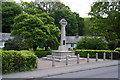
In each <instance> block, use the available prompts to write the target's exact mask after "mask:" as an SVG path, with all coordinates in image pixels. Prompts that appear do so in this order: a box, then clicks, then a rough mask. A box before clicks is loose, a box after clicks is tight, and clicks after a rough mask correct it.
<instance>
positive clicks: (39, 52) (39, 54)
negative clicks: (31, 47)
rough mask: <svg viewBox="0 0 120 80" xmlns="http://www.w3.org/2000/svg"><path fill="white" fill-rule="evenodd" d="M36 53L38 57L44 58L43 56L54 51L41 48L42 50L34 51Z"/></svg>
mask: <svg viewBox="0 0 120 80" xmlns="http://www.w3.org/2000/svg"><path fill="white" fill-rule="evenodd" d="M34 53H35V55H36V56H37V57H38V58H42V57H45V56H47V55H51V53H52V51H43V50H40V51H34Z"/></svg>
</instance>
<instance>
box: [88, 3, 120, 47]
mask: <svg viewBox="0 0 120 80" xmlns="http://www.w3.org/2000/svg"><path fill="white" fill-rule="evenodd" d="M89 15H91V16H92V18H91V23H92V26H91V30H92V31H93V35H102V36H105V37H106V39H107V41H108V42H110V43H111V42H112V46H113V42H115V43H114V46H118V47H119V46H120V32H119V31H120V27H119V26H120V2H95V3H93V5H92V7H91V12H89ZM116 42H118V44H117V45H115V44H116Z"/></svg>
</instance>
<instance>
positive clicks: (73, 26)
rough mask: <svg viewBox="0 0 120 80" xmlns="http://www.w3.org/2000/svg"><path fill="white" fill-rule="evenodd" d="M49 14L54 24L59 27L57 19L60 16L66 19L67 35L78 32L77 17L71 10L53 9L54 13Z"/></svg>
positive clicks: (58, 19)
mask: <svg viewBox="0 0 120 80" xmlns="http://www.w3.org/2000/svg"><path fill="white" fill-rule="evenodd" d="M51 16H52V17H53V18H54V19H55V24H56V25H57V26H59V28H61V26H60V24H59V21H60V20H61V19H62V18H65V19H66V21H67V22H68V24H67V26H66V35H67V36H71V35H76V33H78V24H77V19H76V16H74V14H73V13H72V11H71V10H66V9H59V10H55V11H54V13H52V14H51ZM73 21H74V22H73Z"/></svg>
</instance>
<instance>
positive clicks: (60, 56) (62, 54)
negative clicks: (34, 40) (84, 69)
mask: <svg viewBox="0 0 120 80" xmlns="http://www.w3.org/2000/svg"><path fill="white" fill-rule="evenodd" d="M59 23H60V25H61V41H60V46H59V48H58V50H56V51H52V55H48V56H47V57H44V59H47V60H52V56H54V57H55V61H65V60H66V56H67V55H68V56H69V60H76V58H77V57H76V56H75V53H74V51H68V48H67V46H66V31H65V27H66V25H67V21H66V20H65V19H61V20H60V22H59Z"/></svg>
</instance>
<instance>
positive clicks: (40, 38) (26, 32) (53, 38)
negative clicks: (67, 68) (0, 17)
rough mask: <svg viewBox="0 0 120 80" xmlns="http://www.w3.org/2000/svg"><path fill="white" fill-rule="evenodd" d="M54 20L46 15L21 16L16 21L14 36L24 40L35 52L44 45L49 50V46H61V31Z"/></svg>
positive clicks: (24, 14) (25, 14)
mask: <svg viewBox="0 0 120 80" xmlns="http://www.w3.org/2000/svg"><path fill="white" fill-rule="evenodd" d="M46 20H50V21H49V22H48V21H46ZM52 20H53V21H54V19H53V18H52V17H49V16H48V15H47V14H46V13H42V14H36V15H30V14H27V13H23V14H20V15H18V16H16V17H15V19H14V29H13V31H12V35H14V36H17V37H20V38H22V39H23V40H24V41H25V42H26V43H27V44H29V46H30V47H32V48H33V50H36V49H37V47H38V46H43V45H44V46H45V47H47V48H46V50H48V46H49V47H54V46H56V45H57V44H59V43H58V36H59V29H58V28H57V27H56V26H55V25H54V23H53V22H52ZM47 22H48V23H47Z"/></svg>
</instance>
